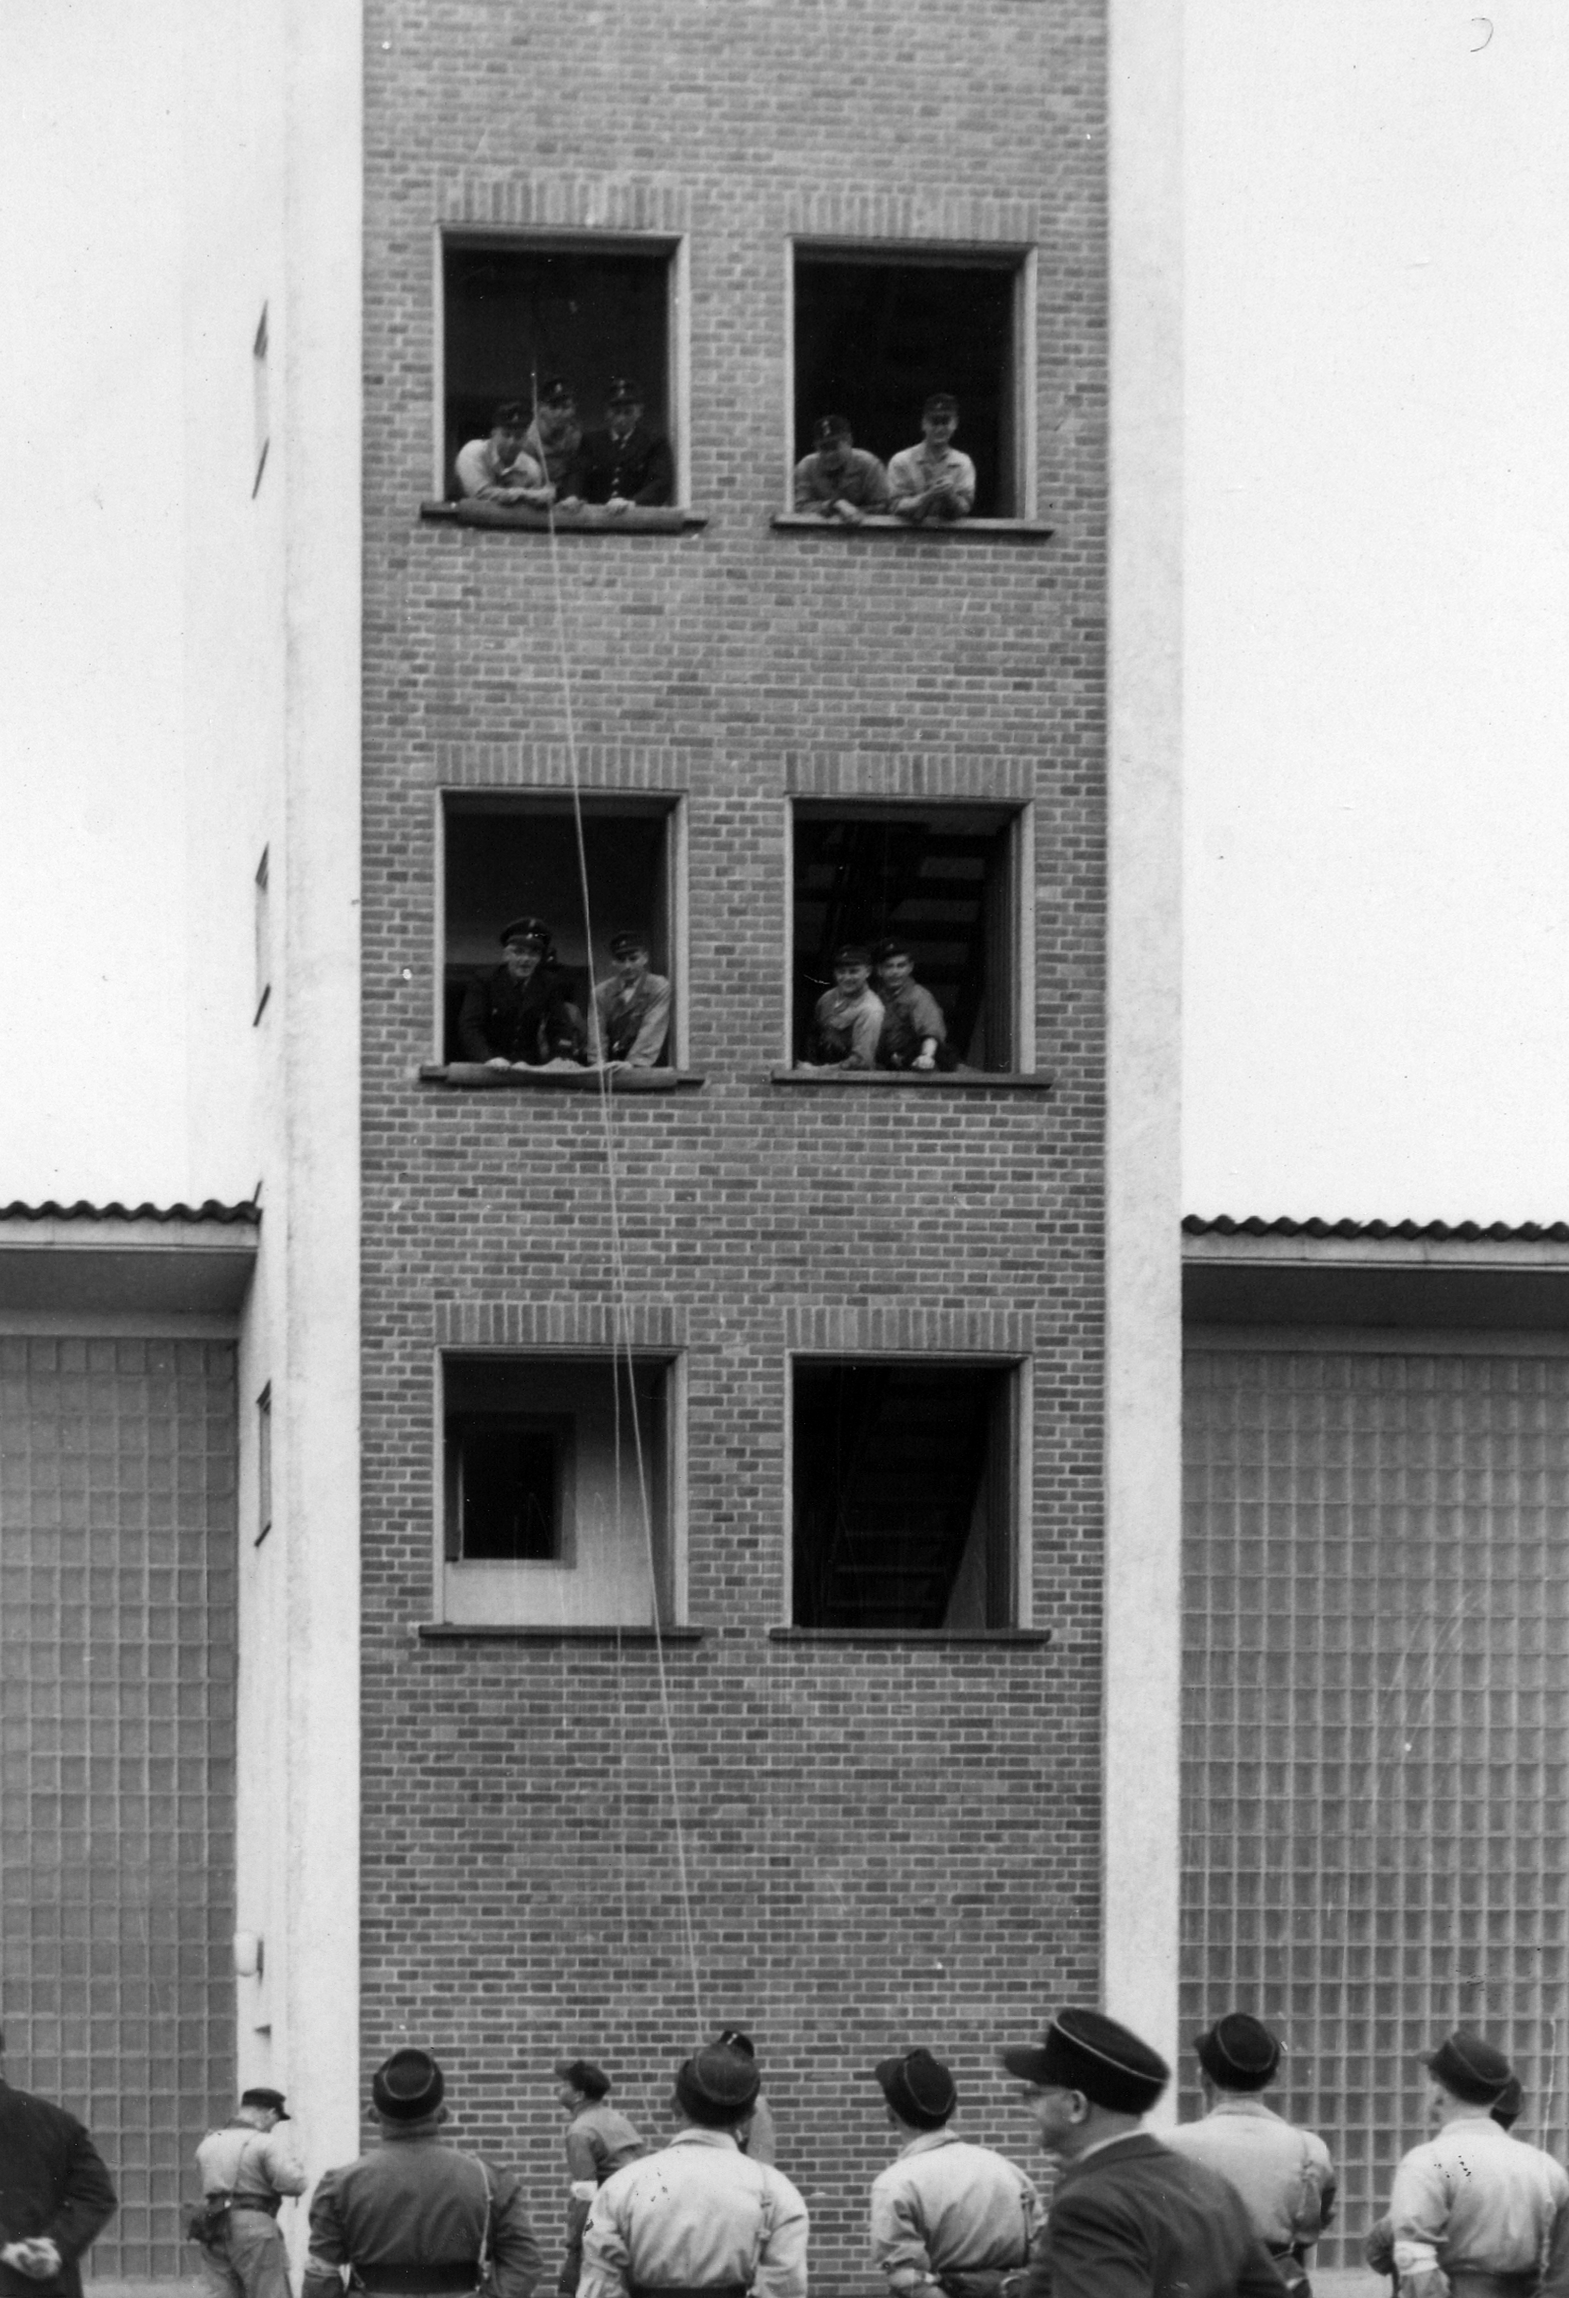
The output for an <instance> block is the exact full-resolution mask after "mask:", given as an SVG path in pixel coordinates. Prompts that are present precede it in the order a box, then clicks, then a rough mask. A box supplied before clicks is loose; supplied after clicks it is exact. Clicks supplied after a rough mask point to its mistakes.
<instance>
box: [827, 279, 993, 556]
mask: <svg viewBox="0 0 1569 2298" xmlns="http://www.w3.org/2000/svg"><path fill="white" fill-rule="evenodd" d="M1022 276H1023V267H1022V261H1021V259H1020V257H1019V256H1018V255H1015V254H1006V255H997V256H989V255H988V256H981V255H977V254H976V253H975V252H974V251H971V250H966V251H965V252H964V253H962V254H959V253H955V254H953V255H951V256H949V255H943V256H934V255H932V254H929V253H915V252H911V253H908V254H903V255H899V256H893V255H890V254H888V253H887V252H886V251H883V250H877V251H875V252H873V251H855V252H852V251H850V250H847V249H808V248H798V249H797V250H796V256H795V404H794V422H795V454H796V457H797V458H798V459H799V458H804V457H806V456H808V455H811V454H814V453H815V452H817V451H819V450H820V448H821V446H822V444H823V442H822V440H821V438H820V437H819V436H818V426H819V425H820V424H821V423H822V422H823V419H824V418H825V417H828V416H833V415H837V416H842V417H844V419H845V421H846V422H847V423H848V425H849V430H850V434H851V436H852V438H853V441H854V445H855V447H856V448H857V449H859V450H864V451H867V452H869V453H871V454H872V455H875V456H876V457H877V458H878V460H879V461H880V462H881V463H882V464H884V465H885V466H886V465H888V464H889V463H891V462H892V460H893V458H894V456H895V455H897V454H900V453H901V452H903V451H904V450H905V449H909V448H916V447H919V446H920V445H921V443H922V437H923V432H922V410H923V408H924V407H925V406H926V404H927V402H928V401H929V400H930V399H932V398H933V397H934V396H935V395H938V394H945V393H946V394H951V395H952V397H953V399H954V401H955V402H956V404H957V424H956V427H955V430H954V433H953V438H952V446H953V448H954V449H956V450H957V451H958V452H959V453H961V454H963V455H965V456H967V457H968V458H969V460H970V461H971V462H972V463H973V464H974V466H975V499H974V505H973V514H974V516H976V517H978V518H1019V517H1022V516H1023V515H1024V512H1025V507H1026V506H1025V505H1024V502H1023V480H1022V471H1021V464H1022V456H1021V441H1020V424H1019V403H1020V393H1021V380H1022V379H1021V374H1020V344H1019V335H1020V328H1019V322H1018V307H1019V300H1020V284H1021V280H1022ZM792 499H793V498H792ZM868 507H873V508H875V507H878V506H876V505H871V504H869V505H868Z"/></svg>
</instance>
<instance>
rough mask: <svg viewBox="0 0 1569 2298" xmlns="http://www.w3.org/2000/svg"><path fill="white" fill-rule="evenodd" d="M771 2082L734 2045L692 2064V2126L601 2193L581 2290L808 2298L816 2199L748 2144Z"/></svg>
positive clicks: (606, 2295)
mask: <svg viewBox="0 0 1569 2298" xmlns="http://www.w3.org/2000/svg"><path fill="white" fill-rule="evenodd" d="M760 2087H761V2078H760V2076H759V2074H758V2069H757V2062H756V2061H755V2060H754V2059H748V2058H746V2057H744V2056H743V2055H742V2054H741V2053H740V2052H739V2051H734V2050H731V2049H729V2048H728V2047H727V2046H726V2045H725V2044H723V2043H710V2044H708V2045H707V2046H706V2048H704V2049H703V2050H700V2051H696V2052H694V2054H693V2055H692V2057H691V2058H689V2059H687V2060H686V2061H685V2062H684V2064H683V2065H682V2066H681V2068H680V2069H679V2071H678V2073H677V2075H676V2083H675V2097H674V2099H673V2100H672V2102H671V2104H672V2107H673V2109H674V2112H675V2115H676V2118H677V2120H678V2121H679V2122H680V2124H681V2126H682V2127H681V2128H680V2129H679V2130H678V2131H677V2132H676V2135H675V2137H674V2138H673V2139H672V2140H671V2142H670V2144H669V2145H668V2146H667V2147H663V2148H662V2149H661V2150H660V2151H659V2152H658V2153H657V2154H651V2155H648V2156H646V2157H645V2158H644V2160H643V2161H642V2162H633V2163H629V2164H628V2165H627V2167H626V2168H625V2169H624V2170H618V2171H616V2172H614V2173H613V2174H612V2176H611V2177H609V2178H607V2179H606V2181H605V2183H604V2185H603V2186H602V2187H601V2188H600V2190H599V2192H598V2194H597V2195H596V2196H595V2197H594V2201H593V2204H592V2207H591V2208H590V2210H589V2214H588V2226H587V2228H586V2230H585V2232H584V2236H583V2278H582V2280H581V2282H580V2283H579V2284H578V2298H644V2294H645V2293H653V2292H657V2293H658V2294H659V2298H700V2294H701V2298H746V2293H747V2292H748V2291H755V2292H756V2293H757V2298H806V2237H807V2215H806V2204H805V2203H804V2202H803V2201H802V2199H801V2197H800V2195H799V2194H798V2193H797V2191H796V2189H795V2188H794V2187H793V2186H792V2185H791V2183H790V2181H789V2179H787V2178H786V2177H785V2175H784V2173H783V2171H779V2170H775V2169H773V2168H772V2166H771V2165H770V2164H768V2163H762V2162H753V2161H751V2160H750V2159H749V2158H748V2157H747V2156H746V2155H745V2154H743V2153H742V2151H741V2147H740V2144H739V2140H740V2137H741V2135H742V2134H743V2133H744V2131H745V2129H746V2126H747V2123H748V2121H749V2120H750V2117H751V2112H752V2106H753V2102H754V2101H755V2099H756V2097H757V2093H758V2090H759V2089H760Z"/></svg>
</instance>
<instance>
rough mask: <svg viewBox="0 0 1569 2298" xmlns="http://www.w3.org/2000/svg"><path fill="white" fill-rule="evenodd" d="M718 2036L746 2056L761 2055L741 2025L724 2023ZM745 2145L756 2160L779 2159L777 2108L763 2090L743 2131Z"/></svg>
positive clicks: (755, 2100)
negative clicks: (725, 2025) (771, 2103)
mask: <svg viewBox="0 0 1569 2298" xmlns="http://www.w3.org/2000/svg"><path fill="white" fill-rule="evenodd" d="M718 2040H719V2041H720V2042H721V2043H723V2044H724V2046H725V2048H726V2049H727V2050H731V2051H739V2052H740V2054H741V2056H742V2058H743V2059H755V2058H756V2057H757V2046H756V2044H755V2043H754V2042H753V2040H752V2038H751V2036H750V2035H748V2034H746V2033H744V2032H743V2030H742V2029H741V2028H740V2027H721V2028H720V2030H719V2036H718ZM741 2148H742V2151H743V2153H745V2154H749V2155H750V2156H751V2158H752V2160H753V2161H754V2162H775V2161H777V2159H778V2155H777V2150H776V2134H775V2131H774V2110H773V2108H772V2107H771V2106H770V2105H769V2103H768V2100H767V2098H766V2096H765V2095H764V2093H763V2092H762V2091H761V2090H759V2091H758V2094H757V2096H756V2098H755V2099H753V2101H752V2119H751V2121H750V2122H749V2123H748V2124H747V2126H746V2130H745V2132H744V2133H743V2135H742V2139H741Z"/></svg>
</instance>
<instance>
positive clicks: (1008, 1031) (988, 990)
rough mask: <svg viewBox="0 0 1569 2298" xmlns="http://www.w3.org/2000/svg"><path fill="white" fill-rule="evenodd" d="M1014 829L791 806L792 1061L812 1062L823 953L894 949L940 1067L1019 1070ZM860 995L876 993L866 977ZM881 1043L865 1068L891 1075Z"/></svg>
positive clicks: (978, 809)
mask: <svg viewBox="0 0 1569 2298" xmlns="http://www.w3.org/2000/svg"><path fill="white" fill-rule="evenodd" d="M1023 827H1024V825H1023V819H1022V817H1021V816H1020V815H1019V813H1017V812H1016V811H1014V810H1013V809H1010V808H1007V807H1002V806H965V805H944V806H905V805H897V804H888V805H881V804H871V803H869V804H865V805H857V804H853V803H848V802H841V801H838V800H834V801H822V802H819V801H817V800H806V799H801V800H798V801H797V802H796V807H795V840H794V887H793V893H794V902H793V924H794V948H795V980H794V1015H793V1021H794V1035H793V1042H792V1045H791V1049H790V1058H791V1060H792V1061H802V1060H807V1059H810V1058H812V1050H813V1047H812V1031H813V1020H814V1015H815V1013H816V1010H817V1006H818V1001H819V1000H820V999H821V998H822V997H823V995H824V993H825V992H826V991H828V990H830V989H832V988H833V986H834V964H833V957H834V952H835V951H836V950H837V949H840V948H842V947H843V946H844V945H845V944H846V943H859V944H862V945H864V946H865V947H866V948H868V949H870V950H873V951H875V949H876V948H877V945H878V944H879V943H880V942H883V941H886V940H890V939H892V940H898V941H900V942H902V943H903V944H904V946H905V947H906V949H907V950H908V952H909V956H910V958H911V960H912V961H913V980H914V981H915V983H916V984H918V985H919V986H920V987H921V988H922V989H924V990H926V991H927V992H928V994H929V995H930V997H932V998H933V999H935V1001H936V1003H937V1006H938V1009H939V1011H940V1013H941V1015H942V1018H943V1023H944V1037H943V1047H944V1053H943V1059H944V1061H945V1062H948V1061H950V1060H951V1061H952V1062H956V1063H957V1064H958V1066H960V1067H962V1068H964V1069H979V1070H1017V1069H1021V1068H1023V1067H1025V1066H1026V1063H1025V1058H1024V1056H1025V1051H1026V1032H1025V1030H1024V1028H1023V1026H1022V1017H1023V1010H1024V1008H1023V988H1024V984H1023V982H1022V979H1021V974H1022V968H1021V962H1020V902H1019V882H1020V853H1021V840H1022V837H1023ZM870 986H871V989H872V990H873V992H874V993H875V992H876V991H877V989H878V986H879V982H878V977H877V975H876V974H875V973H874V974H873V976H872V980H871V984H870ZM899 1065H900V1064H899V1061H898V1058H897V1055H896V1053H895V1052H894V1050H893V1048H892V1047H891V1045H890V1044H889V1043H888V1042H885V1043H884V1044H883V1045H882V1047H881V1048H880V1051H879V1055H878V1066H880V1067H896V1066H899Z"/></svg>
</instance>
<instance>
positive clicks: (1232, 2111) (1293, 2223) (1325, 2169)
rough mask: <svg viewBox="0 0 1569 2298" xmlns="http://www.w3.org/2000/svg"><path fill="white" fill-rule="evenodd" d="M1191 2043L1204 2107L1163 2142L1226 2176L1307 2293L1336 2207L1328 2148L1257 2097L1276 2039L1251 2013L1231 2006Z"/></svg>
mask: <svg viewBox="0 0 1569 2298" xmlns="http://www.w3.org/2000/svg"><path fill="white" fill-rule="evenodd" d="M1193 2048H1194V2050H1195V2051H1196V2052H1197V2054H1198V2062H1199V2065H1200V2067H1201V2068H1202V2069H1203V2074H1204V2100H1205V2105H1206V2108H1207V2110H1208V2111H1207V2112H1206V2114H1205V2115H1204V2118H1203V2120H1202V2121H1201V2122H1185V2123H1182V2124H1180V2125H1179V2126H1178V2128H1177V2129H1176V2130H1168V2131H1167V2132H1166V2133H1165V2141H1166V2144H1167V2145H1168V2146H1169V2147H1171V2148H1173V2149H1174V2150H1175V2151H1176V2152H1177V2153H1178V2154H1186V2155H1188V2156H1190V2157H1191V2158H1192V2159H1193V2160H1194V2161H1195V2162H1207V2163H1208V2164H1209V2167H1210V2169H1211V2170H1218V2171H1219V2172H1220V2174H1221V2176H1222V2178H1227V2179H1229V2180H1230V2181H1231V2183H1232V2185H1233V2186H1234V2187H1235V2188H1236V2190H1237V2192H1238V2194H1240V2195H1241V2197H1242V2200H1243V2203H1244V2205H1245V2206H1246V2209H1247V2214H1248V2217H1249V2218H1250V2219H1251V2220H1252V2223H1253V2231H1254V2233H1255V2234H1257V2236H1258V2238H1259V2240H1260V2241H1261V2242H1262V2243H1263V2245H1264V2247H1265V2249H1266V2250H1267V2251H1268V2252H1269V2254H1270V2256H1271V2258H1273V2259H1274V2261H1275V2265H1276V2267H1277V2269H1278V2271H1279V2273H1280V2276H1281V2279H1282V2280H1283V2281H1284V2282H1285V2284H1286V2286H1287V2288H1288V2289H1291V2290H1294V2291H1296V2292H1298V2293H1299V2294H1300V2298H1306V2294H1307V2292H1308V2280H1307V2273H1306V2269H1305V2257H1306V2253H1307V2251H1308V2250H1309V2249H1310V2248H1311V2247H1312V2245H1313V2244H1314V2243H1315V2242H1316V2241H1317V2240H1318V2238H1319V2236H1320V2234H1322V2233H1323V2231H1324V2228H1325V2227H1326V2226H1327V2225H1328V2224H1329V2220H1330V2216H1331V2213H1332V2212H1333V2210H1334V2206H1335V2167H1334V2164H1333V2163H1332V2162H1331V2161H1330V2158H1329V2149H1328V2147H1327V2146H1326V2145H1325V2144H1324V2142H1323V2140H1322V2139H1321V2138H1320V2137H1319V2136H1318V2134H1317V2132H1316V2131H1311V2130H1298V2129H1297V2128H1296V2127H1295V2126H1294V2125H1293V2124H1291V2123H1289V2122H1287V2121H1286V2120H1285V2119H1284V2117H1283V2116H1281V2115H1278V2114H1276V2113H1275V2112H1274V2110H1273V2109H1272V2108H1270V2107H1267V2106H1266V2105H1265V2104H1264V2101H1263V2100H1262V2098H1261V2097H1260V2096H1259V2093H1260V2092H1261V2091H1262V2090H1264V2089H1266V2088H1267V2087H1268V2085H1269V2084H1270V2083H1272V2082H1273V2081H1274V2079H1275V2075H1276V2072H1277V2070H1278V2068H1279V2066H1280V2043H1279V2041H1278V2039H1277V2038H1276V2037H1275V2036H1274V2035H1272V2034H1271V2033H1270V2031H1269V2029H1268V2027H1266V2026H1265V2025H1263V2023H1262V2022H1261V2021H1260V2020H1258V2019H1255V2018H1254V2017H1253V2016H1252V2015H1251V2013H1249V2012H1247V2011H1228V2012H1227V2013H1226V2016H1225V2017H1224V2018H1223V2019H1217V2020H1216V2021H1215V2024H1214V2025H1213V2026H1212V2027H1210V2028H1208V2029H1207V2030H1206V2031H1205V2033H1203V2034H1202V2035H1200V2036H1199V2037H1198V2039H1197V2040H1196V2042H1195V2043H1194V2045H1193Z"/></svg>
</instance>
